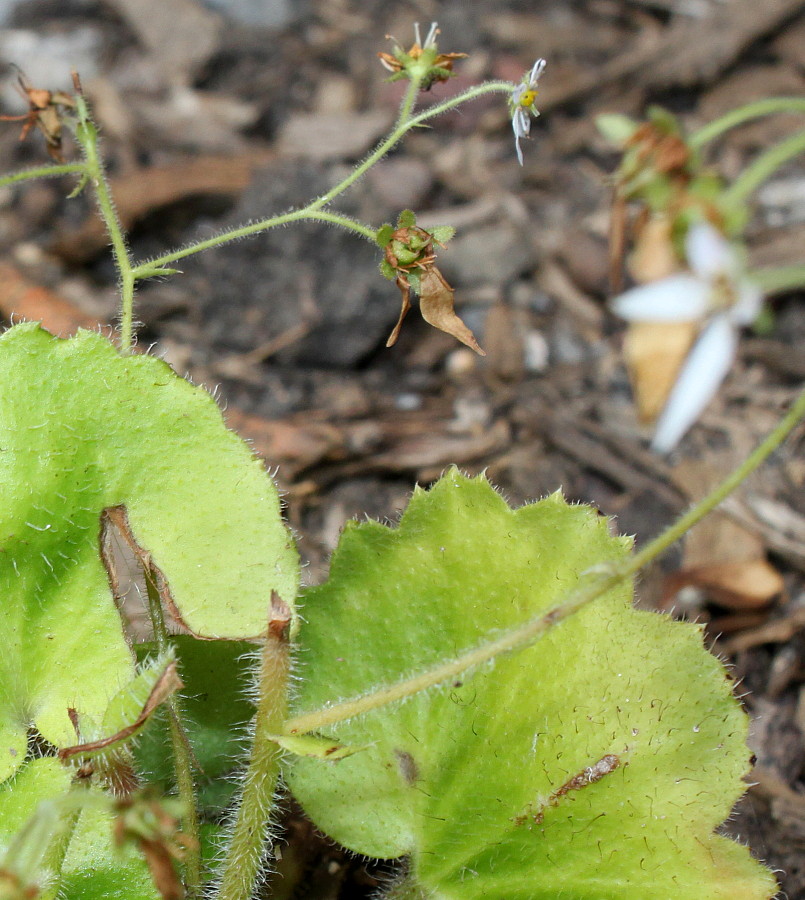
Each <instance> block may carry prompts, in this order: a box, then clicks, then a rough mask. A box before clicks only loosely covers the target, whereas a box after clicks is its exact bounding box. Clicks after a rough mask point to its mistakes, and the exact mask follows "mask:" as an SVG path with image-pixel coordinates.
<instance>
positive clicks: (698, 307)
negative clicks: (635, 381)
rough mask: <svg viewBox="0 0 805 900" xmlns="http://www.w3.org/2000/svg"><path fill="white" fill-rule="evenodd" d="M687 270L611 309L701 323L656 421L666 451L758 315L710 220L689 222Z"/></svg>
mask: <svg viewBox="0 0 805 900" xmlns="http://www.w3.org/2000/svg"><path fill="white" fill-rule="evenodd" d="M685 252H686V255H687V260H688V265H689V267H690V272H685V273H680V274H678V275H671V276H669V277H668V278H663V279H661V280H660V281H653V282H651V283H649V284H645V285H641V286H640V287H636V288H633V289H632V290H630V291H626V293H625V294H621V296H620V297H616V298H615V299H614V300H613V301H612V308H613V309H614V311H615V312H616V313H617V314H618V315H619V316H622V317H623V318H624V319H628V320H630V321H632V322H686V321H688V322H693V321H697V320H699V321H701V323H702V328H701V331H700V332H699V336H698V338H697V339H696V343H695V344H694V345H693V347H692V348H691V351H690V353H689V354H688V356H687V358H686V359H685V362H684V363H683V364H682V368H681V370H680V372H679V375H678V376H677V379H676V382H675V383H674V386H673V388H672V389H671V393H670V394H669V395H668V400H667V401H666V403H665V407H664V408H663V411H662V413H661V415H660V417H659V419H658V420H657V430H656V432H655V434H654V439H653V441H652V443H651V446H652V449H653V450H656V451H657V452H658V453H668V452H669V451H670V450H673V448H674V447H675V446H676V445H677V444H678V443H679V441H680V440H681V439H682V436H683V435H684V434H685V432H686V431H687V430H688V429H689V428H690V426H691V425H692V424H693V423H694V422H695V421H696V419H698V418H699V415H700V414H701V412H702V410H703V409H704V408H705V406H707V404H708V403H709V402H710V400H711V399H712V398H713V396H714V395H715V393H716V391H717V390H718V387H719V385H720V384H721V382H722V381H723V380H724V377H725V376H726V374H727V372H728V371H729V368H730V366H731V365H732V361H733V359H734V358H735V352H736V350H737V347H738V329H739V328H740V327H741V326H742V325H749V324H751V323H752V322H753V321H754V320H755V319H756V318H757V316H758V314H759V312H760V308H761V305H762V302H763V295H762V293H761V291H760V289H759V288H758V287H757V285H755V284H753V283H752V282H751V281H749V279H748V278H747V277H746V273H745V270H744V268H743V265H742V263H741V260H740V258H739V256H738V254H737V253H736V251H735V249H734V248H733V247H731V246H730V244H729V243H728V242H727V240H726V239H725V238H724V237H723V235H721V234H720V233H719V232H718V231H716V229H715V228H713V226H712V225H707V224H699V225H694V226H693V227H692V228H691V229H690V231H689V232H688V236H687V240H686V241H685Z"/></svg>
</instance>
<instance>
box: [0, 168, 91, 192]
mask: <svg viewBox="0 0 805 900" xmlns="http://www.w3.org/2000/svg"><path fill="white" fill-rule="evenodd" d="M85 171H86V167H85V166H84V163H65V164H63V165H58V166H37V167H36V168H35V169H23V170H22V171H21V172H14V173H13V174H12V175H4V176H3V177H2V178H0V187H6V185H9V184H18V183H19V182H21V181H31V180H32V179H34V178H57V177H58V176H59V175H79V174H81V173H83V172H85Z"/></svg>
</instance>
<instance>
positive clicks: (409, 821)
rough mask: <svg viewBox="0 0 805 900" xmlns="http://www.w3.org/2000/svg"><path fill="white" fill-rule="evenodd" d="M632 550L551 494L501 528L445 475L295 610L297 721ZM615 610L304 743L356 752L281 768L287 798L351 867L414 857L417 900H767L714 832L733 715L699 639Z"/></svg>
mask: <svg viewBox="0 0 805 900" xmlns="http://www.w3.org/2000/svg"><path fill="white" fill-rule="evenodd" d="M628 547H629V542H628V541H627V540H626V539H625V538H617V537H612V536H611V535H610V534H609V530H608V522H607V521H606V520H605V519H603V518H601V517H599V516H598V515H597V514H596V512H595V511H594V510H593V509H590V508H588V507H584V506H573V505H568V504H567V503H566V502H565V501H564V500H563V499H562V498H561V497H560V496H559V495H557V494H555V495H553V496H550V497H548V498H546V499H544V500H542V501H540V502H539V503H535V504H532V505H529V506H525V507H522V508H521V509H518V510H516V511H515V510H512V509H510V508H509V507H508V506H507V504H506V503H505V502H504V501H503V499H502V498H501V497H500V496H498V494H496V493H495V491H494V490H493V489H492V488H491V487H490V486H489V484H488V483H487V482H486V481H485V480H484V479H483V477H479V478H476V479H472V480H470V479H467V478H464V477H462V476H461V475H459V474H458V473H457V472H456V471H455V470H453V471H450V472H448V473H447V474H446V475H445V476H444V477H443V478H442V479H441V480H440V481H439V482H438V483H437V484H436V485H435V486H434V487H433V488H432V489H431V490H430V491H429V492H424V491H422V490H417V491H416V492H415V494H414V496H413V498H412V499H411V502H410V504H409V506H408V509H407V510H406V512H405V514H404V515H403V517H402V519H401V521H400V524H399V526H398V527H397V528H396V529H391V528H387V527H385V526H382V525H380V524H378V523H375V522H368V523H365V524H358V523H349V524H348V525H347V527H346V528H345V530H344V533H343V534H342V537H341V541H340V544H339V547H338V549H337V551H336V553H335V555H334V557H333V560H332V566H331V574H330V580H329V582H327V583H326V584H325V585H323V586H321V587H318V588H314V589H312V590H309V591H307V592H306V594H305V605H304V609H305V624H304V626H303V627H302V629H301V635H300V638H301V647H300V650H301V652H300V654H299V659H300V660H302V661H303V664H304V667H303V669H302V677H303V680H302V684H301V686H300V689H299V692H298V695H297V697H296V701H295V713H296V714H302V713H309V712H311V711H313V710H318V709H322V708H325V707H326V706H328V705H329V704H331V703H333V702H337V701H339V700H345V699H349V698H355V697H358V696H361V695H364V694H367V693H369V692H370V691H372V690H376V689H378V688H380V687H383V686H387V685H391V684H394V683H397V682H399V681H401V680H404V679H405V678H407V677H410V676H411V675H413V674H415V673H419V672H423V671H425V670H429V669H432V668H434V667H436V666H437V665H439V664H442V663H444V662H446V661H449V660H454V659H455V658H456V657H457V656H459V655H460V654H462V653H465V652H467V651H469V650H471V649H473V648H476V647H478V646H479V645H480V644H482V643H483V642H485V641H488V640H489V639H490V636H492V637H495V636H498V635H499V634H500V632H501V630H505V629H510V628H513V627H516V626H518V625H521V624H522V623H524V622H525V621H526V620H528V619H529V618H533V617H535V616H538V615H539V614H541V613H544V612H545V611H546V610H549V609H550V608H552V607H553V606H555V605H556V604H557V603H558V602H559V601H560V600H561V599H562V597H563V595H564V594H565V593H566V592H567V591H568V590H569V589H571V588H573V587H574V585H576V584H577V581H578V579H579V577H580V575H581V573H583V572H586V571H588V570H590V569H591V568H592V567H595V566H611V565H612V564H617V563H618V561H621V560H622V559H623V557H624V556H625V555H626V554H627V552H628ZM630 599H631V590H630V588H629V586H628V585H623V586H622V587H620V588H617V589H613V590H612V591H610V592H609V593H608V594H606V595H604V596H603V597H602V598H600V599H599V600H597V601H596V602H594V603H593V604H591V605H589V606H588V607H586V608H584V609H583V610H582V611H580V612H579V613H577V614H576V615H574V616H572V617H571V618H569V619H568V620H566V621H565V622H563V623H562V624H561V625H559V626H556V627H554V628H553V629H551V630H549V632H548V633H547V634H546V635H544V636H543V637H542V638H541V639H540V640H539V641H538V642H536V643H535V644H534V645H532V646H531V647H529V648H527V649H525V650H521V651H519V652H516V653H512V654H509V655H506V656H500V657H498V658H497V659H496V660H495V662H494V663H493V664H492V663H490V664H486V665H484V666H483V667H481V668H480V669H476V670H474V671H468V672H466V673H465V674H464V675H463V676H460V677H458V678H456V679H455V680H453V681H451V682H450V683H447V684H443V685H442V686H441V687H440V688H439V689H434V690H431V691H429V692H426V693H419V694H417V695H415V696H412V697H410V698H409V699H408V700H406V701H405V702H404V703H397V704H394V705H391V706H387V707H384V708H380V709H377V710H375V711H373V712H371V713H367V714H365V715H364V716H362V717H361V718H359V719H357V720H352V721H348V722H346V723H341V724H339V725H337V726H333V727H330V728H324V729H321V730H322V731H323V732H325V733H326V736H327V737H329V738H331V739H332V740H333V741H336V742H338V743H341V744H346V745H351V744H355V745H357V744H371V746H370V747H369V748H368V749H367V750H366V751H365V752H364V753H361V754H359V755H357V756H354V757H349V758H347V759H344V760H341V761H340V762H339V763H338V764H337V765H335V766H330V765H327V764H324V763H322V762H320V761H316V760H309V759H302V758H295V759H292V760H289V761H288V763H287V765H288V772H287V777H288V781H289V784H290V787H291V789H292V790H293V792H294V794H295V796H296V797H297V798H298V799H299V800H300V802H301V803H302V805H303V806H304V808H305V810H306V811H307V812H308V814H309V815H310V816H311V817H312V818H313V820H314V822H315V823H316V824H317V825H318V826H319V827H320V828H322V829H323V830H324V831H326V832H327V833H328V834H329V835H330V836H331V837H333V838H334V839H336V840H338V841H340V842H341V843H343V844H344V845H346V846H347V847H349V848H350V849H351V850H354V851H357V852H359V853H365V854H367V855H370V856H376V857H397V856H400V855H403V854H410V855H411V872H412V878H413V880H414V882H415V885H416V886H418V888H420V889H422V890H423V892H424V896H426V897H433V898H451V900H453V898H457V900H470V898H472V900H474V898H481V897H505V898H506V900H548V898H551V900H553V898H556V897H559V896H561V897H563V898H568V900H610V898H611V900H615V898H618V900H621V898H638V897H640V898H642V897H674V898H675V900H677V898H681V900H693V898H695V900H701V898H704V897H708V898H725V900H726V898H733V897H741V898H768V897H770V896H771V894H773V893H774V881H773V878H772V877H771V875H770V873H768V872H767V871H766V870H764V869H763V868H762V867H760V866H759V865H758V864H757V863H755V862H754V861H753V860H752V859H751V858H750V856H749V854H748V852H747V850H746V849H745V848H744V847H741V846H739V845H737V844H734V843H732V842H731V841H729V840H727V839H726V838H723V837H721V836H718V835H714V834H713V829H714V828H716V827H717V826H718V825H719V824H720V823H721V822H722V821H723V820H724V819H725V818H726V816H727V815H728V814H729V812H730V809H731V807H732V805H733V803H734V802H735V800H736V799H737V798H738V797H739V796H740V795H741V794H742V793H743V790H744V785H743V784H742V782H741V777H742V776H743V775H744V774H745V773H746V772H747V769H748V767H749V752H748V750H747V748H746V744H745V738H746V732H747V719H746V716H745V714H744V713H743V712H742V711H741V709H740V707H739V705H738V703H737V702H736V700H735V699H734V697H733V696H732V692H731V689H730V685H729V682H728V679H727V677H726V674H725V672H724V670H723V668H722V667H721V665H720V663H719V662H718V661H717V660H716V659H714V658H713V657H712V656H711V655H710V654H709V653H707V652H706V650H705V649H704V647H703V646H702V638H701V630H700V628H699V627H698V626H694V625H689V624H683V623H678V622H674V621H672V620H671V619H670V618H668V617H665V616H661V615H658V614H655V613H650V612H642V611H637V610H635V609H633V608H632V606H631V604H630ZM406 896H408V895H407V894H406ZM411 896H414V891H412V893H411Z"/></svg>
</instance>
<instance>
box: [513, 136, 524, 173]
mask: <svg viewBox="0 0 805 900" xmlns="http://www.w3.org/2000/svg"><path fill="white" fill-rule="evenodd" d="M514 146H515V149H516V150H517V159H518V161H519V163H520V165H521V166H522V165H523V150H522V147H521V146H520V135H519V134H517V133H516V132H515V136H514Z"/></svg>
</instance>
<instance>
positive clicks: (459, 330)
mask: <svg viewBox="0 0 805 900" xmlns="http://www.w3.org/2000/svg"><path fill="white" fill-rule="evenodd" d="M454 294H455V291H454V290H453V288H451V287H450V285H449V284H448V283H447V282H446V281H445V280H444V276H443V275H442V273H441V272H440V271H439V270H438V269H437V268H436V266H423V267H422V269H421V273H420V291H419V310H420V312H421V313H422V318H423V319H424V320H425V321H426V322H427V323H428V324H429V325H433V327H434V328H438V329H439V330H440V331H445V332H447V334H452V335H453V337H455V338H458V340H460V341H461V343H462V344H466V345H467V346H468V347H469V348H470V349H471V350H474V351H475V352H476V353H477V354H479V355H480V356H486V353H484V351H483V350H482V349H481V348H480V346H479V345H478V342H477V341H476V340H475V335H474V334H473V333H472V332H471V331H470V329H469V328H467V326H466V325H465V324H464V323H463V322H462V321H461V319H459V317H458V316H457V315H456V312H455V309H454V306H453V295H454Z"/></svg>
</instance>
